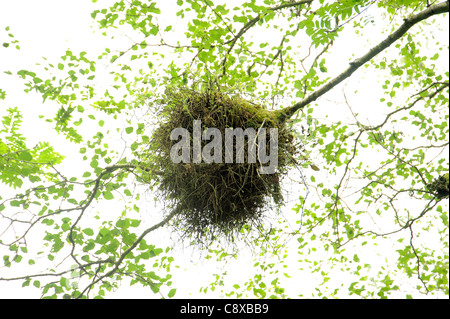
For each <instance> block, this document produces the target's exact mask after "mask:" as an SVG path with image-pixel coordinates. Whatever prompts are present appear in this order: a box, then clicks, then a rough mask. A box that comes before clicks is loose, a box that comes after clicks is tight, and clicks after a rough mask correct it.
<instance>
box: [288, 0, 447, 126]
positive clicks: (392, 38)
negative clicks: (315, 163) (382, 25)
mask: <svg viewBox="0 0 450 319" xmlns="http://www.w3.org/2000/svg"><path fill="white" fill-rule="evenodd" d="M446 12H449V2H448V1H445V2H441V3H438V4H435V5H432V6H430V7H428V8H427V9H425V10H423V11H422V12H419V13H418V14H415V15H413V16H411V17H409V18H405V19H404V22H403V24H402V25H401V26H400V27H399V28H398V29H397V30H396V31H395V32H394V33H392V34H390V35H389V36H388V37H387V38H386V39H384V40H383V41H381V42H380V43H379V44H378V45H376V46H374V47H373V48H372V49H370V50H369V52H367V53H366V54H365V55H363V56H362V57H360V58H358V59H356V60H354V61H352V62H350V67H348V68H347V69H346V70H345V71H344V72H342V73H341V74H339V75H338V76H336V77H335V78H334V79H331V80H330V81H329V82H328V83H326V84H324V85H323V86H321V87H320V88H318V89H317V90H316V91H315V92H313V93H311V94H310V95H308V96H307V97H305V98H304V99H303V100H301V101H300V102H298V103H296V104H294V105H293V106H291V107H288V108H286V109H285V112H284V113H283V115H282V116H280V120H281V121H284V120H286V119H288V118H290V117H291V116H292V115H294V114H295V112H297V111H298V110H299V109H302V108H304V107H305V106H307V105H308V104H310V103H311V102H313V101H315V100H317V99H318V98H319V97H320V96H322V95H323V94H325V93H327V92H328V91H330V90H331V89H332V88H334V87H335V86H336V85H338V84H339V83H341V82H342V81H343V80H345V79H346V78H348V77H350V76H351V75H352V74H353V73H354V72H355V71H356V70H358V69H359V68H360V67H361V66H363V65H364V64H365V63H367V62H369V61H370V60H371V59H372V58H374V57H375V56H376V55H378V54H379V53H380V52H382V51H383V50H385V49H386V48H388V47H389V46H391V45H392V44H393V43H394V42H396V41H397V40H398V39H400V38H401V37H403V36H404V35H405V34H406V32H408V30H409V29H410V28H411V27H413V26H414V25H415V24H417V23H419V22H421V21H423V20H426V19H428V18H429V17H431V16H433V15H436V14H442V13H446Z"/></svg>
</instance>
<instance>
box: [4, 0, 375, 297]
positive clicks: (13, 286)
mask: <svg viewBox="0 0 450 319" xmlns="http://www.w3.org/2000/svg"><path fill="white" fill-rule="evenodd" d="M99 2H102V1H99ZM102 6H103V5H102ZM98 7H99V5H98V4H92V2H91V1H90V0H80V1H69V0H40V1H33V0H20V1H12V0H0V44H1V43H3V42H5V40H7V38H4V37H5V36H6V32H4V31H3V30H4V28H5V27H6V26H10V27H11V29H10V31H9V32H10V33H13V34H14V36H15V38H16V39H18V40H19V41H20V43H19V44H20V46H21V50H20V51H17V50H15V49H14V48H9V49H8V50H0V71H4V70H9V69H11V70H12V71H14V70H17V69H27V68H32V67H33V65H34V64H35V63H36V62H43V60H42V59H41V57H46V58H48V62H52V60H57V59H58V58H59V57H60V56H61V55H63V54H64V52H65V50H66V49H71V50H73V51H81V50H87V49H88V50H89V53H91V52H96V51H97V50H98V52H101V51H102V49H103V48H104V47H110V48H111V47H112V46H116V45H117V46H120V44H121V43H124V44H125V43H126V40H123V39H120V38H117V39H116V40H115V41H117V42H115V43H111V42H108V43H107V42H106V38H105V37H103V36H102V35H101V34H100V33H99V32H97V33H96V34H93V33H92V32H93V30H94V29H93V28H91V27H90V26H91V24H92V19H91V17H90V12H91V11H93V10H94V9H95V8H98ZM374 31H375V30H374ZM374 36H382V35H379V34H376V33H374ZM121 41H124V42H121ZM345 45H346V44H345V42H344V44H342V46H343V47H344V46H345ZM125 47H127V45H125ZM357 47H359V46H355V48H357ZM365 50H366V48H364V49H363V50H362V51H363V52H364V51H365ZM337 51H339V50H337ZM354 53H357V52H354ZM357 55H358V54H357ZM347 58H348V56H345V57H344V56H342V60H344V61H342V62H345V60H346V59H347ZM342 62H340V63H336V65H335V67H334V68H333V66H330V67H329V69H331V70H332V69H334V71H335V72H338V71H341V70H342V66H343V64H342ZM18 83H20V82H19V81H18V82H11V81H10V77H5V76H4V75H3V74H1V75H0V88H3V89H5V90H6V91H7V94H8V100H7V101H6V102H7V103H10V105H8V106H16V105H18V106H19V105H20V106H23V108H24V109H25V110H26V113H25V118H26V120H27V119H30V120H31V119H32V118H33V117H36V115H39V114H41V112H42V111H43V109H42V105H41V104H40V103H39V99H36V95H33V94H31V95H26V96H25V95H24V94H23V92H22V87H18ZM355 83H356V87H355V86H353V87H351V85H350V86H349V91H353V90H355V89H359V90H360V96H363V100H364V103H367V101H368V100H375V101H378V100H379V96H377V92H376V91H375V90H373V89H372V88H370V87H367V86H366V87H364V85H359V84H360V83H361V82H357V81H355ZM369 96H373V99H369V98H368V97H369ZM324 99H325V100H328V99H330V100H332V99H333V97H330V96H327V97H325V98H324ZM322 101H323V100H322ZM333 102H334V101H333ZM358 102H361V101H356V100H355V101H354V103H355V104H357V103H358ZM44 107H46V106H44ZM369 109H370V110H373V111H375V110H376V109H375V108H369ZM2 112H3V110H1V109H0V115H2V114H3V113H2ZM377 115H378V116H380V117H381V116H382V114H381V115H380V113H377ZM365 117H367V118H368V119H371V121H373V122H372V123H371V124H374V123H378V121H377V120H376V119H375V118H374V117H375V114H370V113H366V114H365ZM26 123H33V122H26ZM28 125H30V126H29V127H26V128H27V129H28V130H30V132H31V134H28V135H29V136H30V139H31V141H30V144H33V143H34V142H37V141H39V140H45V139H46V137H47V136H51V138H52V143H53V144H54V145H55V146H56V147H55V148H56V149H57V150H59V148H58V146H61V147H62V146H63V145H65V144H66V141H65V139H64V138H63V137H55V136H54V134H52V130H51V127H47V128H46V127H44V126H40V127H38V128H37V127H35V126H33V125H31V124H28ZM36 130H38V131H39V134H33V132H36ZM33 139H35V141H33ZM75 150H76V152H77V153H78V149H77V148H75ZM66 151H68V152H69V154H70V150H67V149H66ZM74 164H75V165H78V164H77V162H70V161H69V162H68V164H66V165H68V166H70V165H74ZM293 191H294V192H296V191H298V190H296V189H293ZM294 204H295V203H294ZM291 206H292V205H291ZM290 208H291V207H287V209H286V212H289V210H290ZM154 209H155V208H154V207H147V210H148V211H149V212H152V211H153V210H154ZM156 221H157V219H155V222H156ZM147 222H148V223H151V222H153V221H152V220H147ZM158 236H163V237H167V236H165V234H164V233H163V232H159V233H157V234H152V235H151V236H149V237H150V238H152V239H153V238H158ZM169 239H170V238H169ZM148 241H149V240H148ZM161 247H164V246H161ZM294 253H295V252H294V251H293V254H294ZM177 254H178V256H177V257H176V258H175V260H176V262H178V263H181V264H182V265H183V267H182V268H187V271H186V272H179V271H176V270H174V278H173V282H174V286H175V287H176V288H178V290H177V295H176V297H179V298H181V297H199V298H202V297H203V298H204V297H214V295H204V294H197V290H192V289H191V288H192V287H200V286H201V284H200V283H201V282H203V283H204V284H207V283H208V282H210V281H211V278H212V277H211V275H212V274H215V273H221V271H222V270H226V271H228V273H229V274H231V275H229V276H230V278H232V280H233V282H234V283H239V284H242V283H243V282H244V281H246V280H247V279H248V278H249V277H251V276H252V272H253V267H251V265H250V267H248V268H245V269H244V268H243V267H242V265H243V264H251V263H252V260H251V259H250V256H247V258H246V257H245V256H243V257H242V258H240V259H239V261H238V262H235V263H234V262H230V263H228V264H225V265H224V266H225V267H226V268H224V269H220V267H222V266H223V265H222V266H221V265H219V266H217V265H216V264H214V263H211V262H208V261H205V260H204V259H203V258H202V257H201V256H198V255H195V254H194V255H192V254H191V252H190V250H189V249H180V250H179V251H178V252H177ZM358 254H360V258H361V259H362V258H363V256H364V255H365V254H366V255H367V256H366V257H367V258H370V256H369V255H371V254H372V252H371V251H362V252H361V251H359V252H358ZM182 260H184V262H182ZM293 262H294V263H295V257H294V258H293ZM373 262H374V263H377V262H378V263H379V262H380V259H379V258H378V259H374V260H373ZM218 267H219V268H218ZM18 269H19V268H18ZM294 269H295V267H294ZM305 269H306V270H307V268H305ZM19 270H20V269H19ZM181 270H183V269H181ZM1 271H2V269H1V268H0V272H1ZM290 274H291V275H292V276H293V279H292V283H293V287H290V289H292V291H294V289H295V288H296V287H297V285H298V284H299V283H301V285H302V286H303V287H305V286H311V291H313V289H314V287H313V284H312V283H313V280H314V276H317V277H320V275H319V274H316V275H312V274H310V273H308V272H301V271H296V272H293V271H290ZM0 277H1V275H0ZM339 280H342V281H344V279H343V278H340V279H339ZM20 286H21V282H19V283H8V284H6V283H3V282H0V298H2V297H11V296H18V297H21V298H24V297H36V296H39V294H37V291H36V290H33V289H21V288H20ZM124 288H125V287H124ZM288 289H289V287H288ZM188 291H191V292H192V293H193V295H192V296H190V295H187V294H186V293H187V292H188ZM305 294H306V292H305ZM295 296H296V294H295V293H294V295H293V297H295ZM109 297H120V298H127V297H132V298H139V297H142V298H147V297H152V298H153V297H156V298H157V297H158V295H153V294H152V293H150V294H149V293H148V289H140V288H139V286H138V285H135V286H133V287H132V288H130V289H127V288H125V289H121V290H119V292H118V293H117V294H115V295H113V296H109Z"/></svg>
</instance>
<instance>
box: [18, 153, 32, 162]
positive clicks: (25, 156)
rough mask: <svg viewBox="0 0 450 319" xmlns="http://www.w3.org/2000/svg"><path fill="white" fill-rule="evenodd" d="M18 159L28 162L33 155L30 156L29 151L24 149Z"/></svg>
mask: <svg viewBox="0 0 450 319" xmlns="http://www.w3.org/2000/svg"><path fill="white" fill-rule="evenodd" d="M19 159H20V160H22V161H25V162H30V161H31V160H32V159H33V156H31V154H30V153H29V152H27V151H25V152H21V153H20V154H19Z"/></svg>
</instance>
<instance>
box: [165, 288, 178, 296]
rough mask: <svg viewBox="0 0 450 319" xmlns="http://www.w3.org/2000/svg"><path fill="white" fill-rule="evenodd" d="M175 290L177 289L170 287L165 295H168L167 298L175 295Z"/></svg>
mask: <svg viewBox="0 0 450 319" xmlns="http://www.w3.org/2000/svg"><path fill="white" fill-rule="evenodd" d="M176 292H177V290H176V289H175V288H174V289H170V291H169V293H168V294H167V296H168V297H169V298H172V297H173V296H175V293H176Z"/></svg>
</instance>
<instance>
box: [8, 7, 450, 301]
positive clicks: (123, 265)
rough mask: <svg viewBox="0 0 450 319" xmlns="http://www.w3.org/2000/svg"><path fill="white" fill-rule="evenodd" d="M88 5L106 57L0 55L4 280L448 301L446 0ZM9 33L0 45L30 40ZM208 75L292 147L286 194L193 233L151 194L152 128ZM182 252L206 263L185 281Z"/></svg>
mask: <svg viewBox="0 0 450 319" xmlns="http://www.w3.org/2000/svg"><path fill="white" fill-rule="evenodd" d="M92 2H93V3H95V8H96V9H95V10H94V11H92V12H87V13H86V14H87V15H89V14H90V18H91V19H92V23H93V25H94V29H95V31H96V32H97V33H98V34H99V36H101V37H103V38H104V41H105V42H104V43H106V44H107V46H105V47H104V48H102V51H101V52H100V53H98V52H93V50H92V48H90V47H89V45H87V46H86V48H85V49H84V50H83V51H75V50H72V49H70V48H68V49H67V50H65V51H64V52H59V53H58V55H59V56H60V57H59V58H49V59H47V58H43V59H42V60H39V61H33V62H35V64H33V65H32V66H30V65H26V66H24V67H23V68H20V67H19V68H17V69H13V68H11V67H10V66H9V65H8V63H5V59H3V58H1V60H2V63H1V71H2V75H1V76H0V115H1V124H0V183H1V184H0V185H1V188H0V255H1V256H2V260H0V263H1V264H0V287H1V286H2V285H6V284H11V283H17V284H18V285H19V286H20V285H21V286H22V287H29V288H28V289H35V290H36V291H37V292H38V296H41V297H43V298H66V299H70V298H105V297H108V296H111V294H112V293H114V292H116V291H120V290H121V289H136V288H135V287H138V286H140V287H144V288H145V289H148V295H146V297H156V298H161V297H162V298H172V297H177V296H187V294H189V293H198V294H199V295H200V296H205V297H209V296H219V297H231V298H299V297H313V298H346V297H357V298H389V297H398V298H420V297H443V296H446V297H448V294H449V287H448V269H449V256H448V249H449V238H448V236H449V232H448V209H449V202H448V198H449V190H448V187H449V177H448V176H449V175H448V166H449V156H448V150H449V124H448V120H449V107H448V105H449V100H448V93H449V65H448V48H449V46H448V45H449V44H448V12H449V2H448V1H423V0H396V1H384V0H361V1H355V0H340V1H325V0H302V1H294V0H287V1H281V0H264V1H262V0H239V1H238V0H236V1H218V0H176V1H175V0H170V1H139V0H132V1H131V0H130V1H100V2H99V3H97V1H96V0H93V1H92ZM37 14H38V13H37ZM55 27H57V26H55ZM2 28H3V29H2V31H1V32H2V33H0V42H1V43H2V44H3V45H2V47H1V48H0V57H1V56H2V55H5V56H8V57H13V56H14V54H18V53H19V52H22V51H23V50H32V48H26V43H23V42H22V41H21V39H20V38H17V39H16V37H15V34H14V26H3V27H2ZM11 85H15V86H20V87H21V88H23V90H22V89H21V91H20V92H19V93H17V92H15V91H11V92H10V91H8V88H9V87H10V86H11ZM211 87H214V88H215V89H217V90H219V91H220V92H224V94H225V95H227V96H231V97H233V96H237V97H239V98H241V99H242V100H245V101H250V102H246V103H247V104H248V105H249V106H248V107H249V110H250V107H253V108H252V109H251V110H252V111H251V112H249V115H248V116H249V118H251V116H252V114H253V115H254V114H256V112H263V111H260V109H261V107H260V105H263V106H264V107H262V108H263V109H264V112H268V113H267V114H266V113H264V115H261V121H260V122H258V125H259V123H266V122H268V121H272V122H274V123H275V122H276V121H278V122H279V123H282V124H283V125H285V127H286V128H287V129H288V130H289V132H291V133H290V134H291V135H292V137H290V138H292V144H293V145H294V146H295V148H296V151H297V153H293V154H294V155H293V158H292V159H291V162H290V163H291V166H290V169H289V170H287V171H286V175H284V176H283V179H282V180H280V185H281V191H282V193H283V196H284V199H285V200H284V201H283V202H282V204H280V202H279V201H278V200H277V199H276V198H273V200H272V201H268V202H267V203H266V206H264V207H263V209H262V210H263V211H264V218H263V219H262V220H261V223H260V224H243V225H240V226H239V229H238V233H239V234H240V236H237V237H232V238H231V239H230V238H229V237H220V236H218V237H214V236H210V237H212V238H209V237H208V234H205V237H204V240H203V241H202V238H195V240H194V239H193V238H190V237H189V236H185V234H186V233H183V228H185V226H183V225H182V224H180V223H179V222H178V220H177V216H178V215H179V211H178V210H177V209H171V208H172V207H171V206H170V202H167V198H165V196H166V197H167V196H168V195H167V194H165V195H164V196H162V195H161V193H160V192H158V190H160V189H161V188H162V187H163V185H164V184H163V181H164V179H163V178H164V176H167V175H168V174H170V173H171V172H169V166H168V167H167V169H166V170H164V169H161V168H164V166H157V165H156V164H155V163H160V162H161V161H158V157H157V156H158V150H157V149H155V147H154V144H153V143H152V141H154V135H152V134H154V132H155V128H156V127H158V125H160V124H161V122H164V120H165V119H166V117H165V114H166V113H165V112H167V110H166V109H161V105H165V104H167V99H168V96H170V92H174V91H180V90H181V91H182V90H192V91H195V92H197V91H201V90H207V89H208V88H211ZM24 94H26V95H27V96H30V101H33V102H32V103H33V108H31V106H30V105H25V103H22V102H18V101H21V98H22V97H23V96H24ZM186 101H187V99H186V100H184V101H182V102H186ZM18 103H19V104H18ZM20 103H22V104H20ZM186 103H187V102H186ZM169 104H170V103H169ZM247 104H246V105H247ZM170 105H172V104H170ZM170 105H169V106H170ZM180 105H181V106H180V107H181V108H183V103H180ZM252 105H253V106H252ZM255 105H256V106H255ZM171 107H172V108H174V107H175V106H173V105H172V106H171ZM169 109H170V107H169ZM188 112H189V111H188ZM239 114H240V115H239V116H240V117H242V116H244V115H242V114H243V113H239ZM261 114H262V113H261ZM268 114H275V115H276V116H275V117H273V116H272V115H270V116H272V117H271V118H270V120H268V119H269V115H268ZM205 116H207V115H205ZM223 116H225V114H224V115H223ZM214 120H217V119H216V118H214ZM211 121H212V120H211ZM228 124H229V123H226V125H228ZM286 134H287V133H286ZM287 136H289V134H288V135H287ZM61 139H62V140H63V141H64V143H59V142H58V141H60V140H61ZM290 141H291V140H290ZM161 165H162V164H161ZM179 165H182V164H179ZM212 165H219V164H212ZM171 167H172V166H171ZM180 167H181V166H180ZM171 169H172V168H171ZM190 169H191V167H190V166H186V168H185V170H186V172H185V173H184V175H185V176H186V179H189V178H190V176H191V177H192V174H191V173H190ZM183 170H184V168H183ZM277 178H278V177H277ZM280 178H281V176H280ZM205 183H207V181H205ZM277 183H278V179H277ZM245 185H247V184H245ZM177 187H178V186H177ZM239 191H241V190H239ZM245 194H246V193H245ZM207 237H208V239H206V238H207ZM188 255H189V256H188ZM187 256H188V257H187ZM189 258H191V259H195V260H198V261H199V263H200V264H201V265H200V266H198V265H197V266H194V265H191V264H190V261H189ZM190 265H191V266H192V267H193V268H195V267H212V268H214V269H215V271H214V272H213V274H211V276H210V277H207V278H206V277H205V278H203V279H205V280H206V281H203V282H202V283H200V285H199V286H193V285H191V284H189V285H186V284H185V283H183V280H184V279H183V278H185V277H186V276H185V275H183V274H186V273H189V269H187V268H189V267H191V266H190ZM242 265H246V266H245V267H243V266H242ZM130 286H131V288H130ZM139 291H141V290H139Z"/></svg>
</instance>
